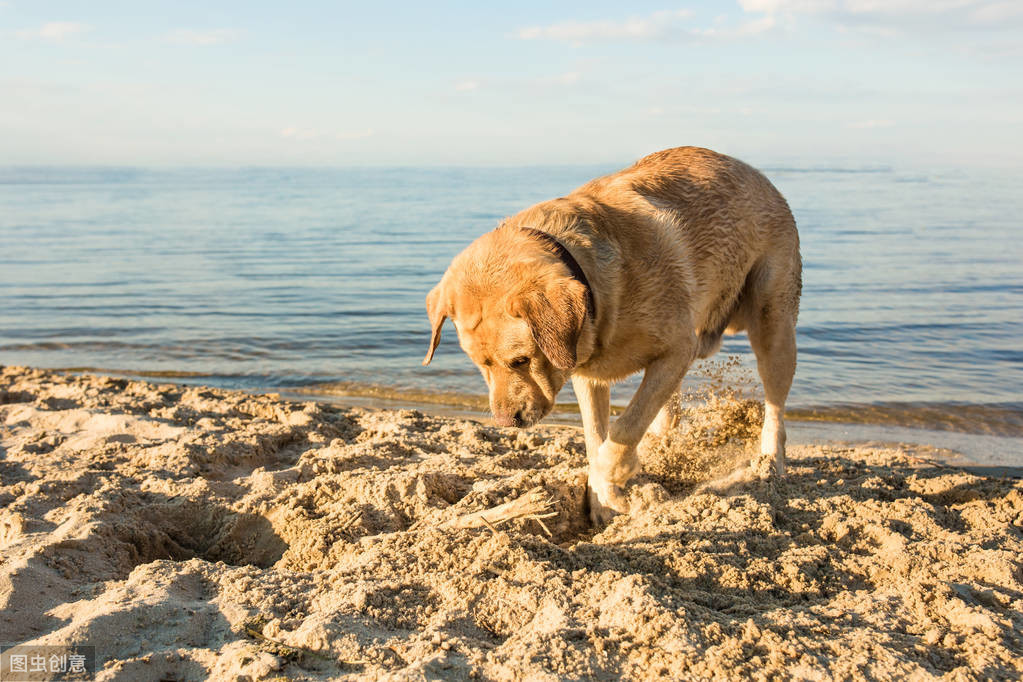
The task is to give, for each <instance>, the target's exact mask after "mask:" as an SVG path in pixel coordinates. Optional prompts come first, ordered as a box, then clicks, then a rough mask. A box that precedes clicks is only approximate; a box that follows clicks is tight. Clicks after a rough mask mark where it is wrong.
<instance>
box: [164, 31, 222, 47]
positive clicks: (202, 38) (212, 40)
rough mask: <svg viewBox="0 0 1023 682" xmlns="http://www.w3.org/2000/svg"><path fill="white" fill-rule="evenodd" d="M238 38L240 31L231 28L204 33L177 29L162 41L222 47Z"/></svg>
mask: <svg viewBox="0 0 1023 682" xmlns="http://www.w3.org/2000/svg"><path fill="white" fill-rule="evenodd" d="M240 36H241V31H238V30H236V29H233V28H214V29H208V30H205V31H197V30H194V29H188V28H179V29H177V30H175V31H171V32H170V33H168V34H167V35H166V36H164V40H165V41H166V42H168V43H173V44H175V45H222V44H224V43H230V42H234V41H235V40H238V38H239V37H240Z"/></svg>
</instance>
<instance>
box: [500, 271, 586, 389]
mask: <svg viewBox="0 0 1023 682" xmlns="http://www.w3.org/2000/svg"><path fill="white" fill-rule="evenodd" d="M510 303H511V305H510V308H511V309H510V311H509V312H511V314H512V315H514V316H515V317H521V318H522V319H523V320H525V321H526V323H527V324H528V325H529V329H530V331H531V332H532V333H533V339H534V340H535V341H536V345H538V346H540V350H542V351H543V354H544V355H546V356H547V359H548V360H550V361H551V364H552V365H554V366H555V367H557V368H558V369H560V370H570V369H572V368H574V367H575V365H576V348H575V347H576V344H578V343H579V335H580V334H581V333H582V330H583V322H585V321H586V287H585V286H584V285H583V284H582V283H581V282H578V281H576V280H573V279H564V278H559V279H556V280H551V281H550V282H549V283H548V284H547V285H546V286H543V285H538V286H536V287H533V288H530V289H526V290H525V291H523V292H521V293H520V294H519V295H518V296H514V297H513V298H512V299H511V301H510Z"/></svg>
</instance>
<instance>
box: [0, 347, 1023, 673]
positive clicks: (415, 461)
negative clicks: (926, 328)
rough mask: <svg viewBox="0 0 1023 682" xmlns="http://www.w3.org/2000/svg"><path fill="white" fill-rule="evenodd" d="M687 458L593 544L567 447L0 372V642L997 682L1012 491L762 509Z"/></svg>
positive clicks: (829, 487)
mask: <svg viewBox="0 0 1023 682" xmlns="http://www.w3.org/2000/svg"><path fill="white" fill-rule="evenodd" d="M729 414H731V413H729ZM729 414H724V415H714V414H705V415H703V417H705V418H706V419H707V422H706V423H707V424H710V425H711V426H712V427H713V426H714V425H715V424H717V423H720V422H714V418H715V417H720V418H722V419H725V420H730V419H733V418H735V415H736V414H738V413H734V414H732V416H729ZM740 418H741V415H740ZM725 423H726V425H730V426H735V427H736V428H735V429H733V430H728V431H727V433H734V434H738V436H740V437H741V438H748V437H749V436H751V435H752V432H751V431H750V429H749V428H748V427H749V426H750V424H747V423H745V422H742V421H739V422H735V423H731V422H727V421H726V422H725ZM717 433H718V434H720V433H721V432H720V431H718V432H717ZM714 436H715V431H714V429H713V428H712V429H711V430H710V431H699V430H696V431H695V436H694V435H693V432H687V433H686V434H681V433H680V434H677V437H676V435H673V436H671V437H669V438H667V439H665V440H663V441H660V442H654V443H651V444H650V447H649V448H648V449H647V450H645V451H644V453H642V454H641V457H642V458H643V467H644V473H642V474H640V475H638V476H637V477H636V479H635V480H634V481H633V482H632V483H631V484H630V486H629V488H628V496H629V503H630V506H631V509H630V513H629V515H628V516H619V517H618V518H616V519H615V521H614V522H613V523H612V524H610V525H609V526H607V527H606V528H592V527H591V526H590V524H589V522H588V519H587V516H586V511H585V506H584V482H585V466H586V465H585V451H584V447H583V443H582V437H581V434H580V433H579V430H578V429H577V428H568V427H564V426H557V425H548V426H542V427H534V428H533V429H530V430H529V431H518V430H515V429H502V428H497V427H493V426H488V425H486V424H481V423H477V422H474V421H468V420H465V419H460V418H455V417H442V416H433V415H430V414H427V413H424V412H421V411H417V410H410V409H399V410H393V409H392V410H387V409H371V410H367V409H364V408H358V407H344V406H341V405H337V404H331V403H329V402H317V401H311V400H304V401H293V400H288V399H285V398H283V397H280V396H276V395H265V394H252V393H246V392H243V391H230V390H223V389H217V388H210V387H205V386H186V385H181V384H171V383H162V384H154V383H148V382H141V381H133V380H128V379H121V378H113V377H103V376H92V375H76V374H60V373H56V372H51V371H45V370H32V369H27V368H17V367H3V368H0V558H2V559H3V561H0V614H2V615H0V642H3V643H11V644H18V645H20V646H21V647H22V649H21V650H22V651H31V650H32V647H37V646H44V645H46V646H57V647H70V646H95V647H96V653H97V659H98V660H99V662H100V671H99V673H98V675H97V676H96V679H97V680H112V679H119V678H133V679H135V678H138V679H142V678H146V679H151V678H157V677H166V678H173V679H182V680H186V679H187V680H192V679H195V680H199V679H211V680H233V679H238V678H240V677H244V676H248V677H250V678H253V679H263V678H268V677H274V676H282V677H287V678H289V679H363V678H366V677H374V678H388V679H422V678H437V677H442V678H445V679H459V680H461V679H488V680H509V681H510V680H513V679H521V678H522V677H530V678H593V677H596V678H606V677H614V678H619V679H628V680H645V679H652V678H655V677H657V676H672V675H675V676H679V675H681V676H684V677H693V678H709V677H714V678H715V679H727V680H742V679H750V678H751V677H755V676H757V675H764V676H766V677H775V676H778V677H784V676H791V675H792V674H794V671H798V673H799V674H800V675H802V676H803V677H807V678H813V679H828V678H832V679H833V678H836V677H843V676H847V675H849V674H850V672H849V671H858V674H862V675H865V676H867V677H871V678H876V679H892V678H912V679H939V678H949V679H980V678H983V677H987V678H991V677H995V678H1005V679H1008V678H1013V677H1018V676H1019V675H1020V674H1023V661H1021V659H1020V658H1019V656H1018V651H1019V650H1020V648H1021V647H1023V635H1021V634H1020V633H1021V632H1023V628H1021V627H1020V626H1021V624H1023V599H1021V597H1020V595H1023V582H1021V577H1020V576H1021V575H1023V574H1021V573H1020V568H1021V565H1020V559H1019V557H1020V556H1023V535H1021V533H1020V528H1023V481H1019V480H1011V479H1007V478H1002V477H997V476H993V475H990V473H987V474H978V473H971V472H969V471H965V470H963V469H960V468H955V467H949V466H946V465H944V464H943V463H941V462H940V461H936V460H934V459H933V458H932V455H933V452H932V450H933V449H927V448H914V447H908V446H892V445H881V444H872V445H855V446H853V445H843V444H839V443H826V444H802V445H792V446H791V448H790V450H789V468H788V473H787V475H786V476H785V477H784V478H782V479H769V480H766V481H764V480H760V479H756V478H753V477H751V476H749V474H748V472H747V470H746V469H745V468H744V466H745V464H744V463H748V461H749V452H750V451H749V450H748V448H747V446H746V445H745V444H744V443H743V442H741V441H740V442H733V441H732V440H728V439H726V440H725V441H719V440H717V439H715V437H714ZM537 488H539V489H541V490H542V491H544V493H545V495H546V496H547V497H548V498H549V504H550V507H549V509H550V512H548V513H550V514H552V515H550V516H548V515H546V514H545V515H543V517H542V518H543V522H542V523H541V522H540V521H538V520H535V519H532V518H521V519H517V520H512V521H509V522H507V523H504V524H502V525H500V527H495V528H488V527H480V528H476V529H445V528H444V525H445V524H446V523H448V522H450V521H451V520H452V519H454V518H459V517H463V516H465V515H467V514H476V513H478V512H480V511H482V510H486V509H492V508H494V507H496V506H499V505H502V504H505V503H508V502H510V501H512V500H514V499H516V498H519V497H520V496H522V495H523V494H524V493H526V492H527V491H530V490H534V489H537Z"/></svg>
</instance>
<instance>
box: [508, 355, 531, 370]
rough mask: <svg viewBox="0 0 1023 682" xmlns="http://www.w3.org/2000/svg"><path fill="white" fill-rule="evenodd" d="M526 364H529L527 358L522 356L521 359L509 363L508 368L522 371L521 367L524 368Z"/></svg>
mask: <svg viewBox="0 0 1023 682" xmlns="http://www.w3.org/2000/svg"><path fill="white" fill-rule="evenodd" d="M528 364H529V358H528V357H526V356H524V355H523V356H522V357H520V358H515V359H514V360H512V361H511V362H509V363H508V366H509V367H511V368H512V369H522V368H523V367H525V366H526V365H528Z"/></svg>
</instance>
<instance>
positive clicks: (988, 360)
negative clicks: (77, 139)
mask: <svg viewBox="0 0 1023 682" xmlns="http://www.w3.org/2000/svg"><path fill="white" fill-rule="evenodd" d="M627 163H628V160H623V163H620V164H608V165H603V166H542V167H541V166H538V167H513V168H492V167H485V168H469V167H466V168H461V167H421V168H415V167H401V168H379V167H373V168H172V169H165V168H111V167H102V168H91V167H6V168H4V167H0V364H17V365H31V366H36V367H46V368H60V369H70V370H75V371H95V372H106V373H115V374H124V375H128V376H139V377H158V378H161V380H165V381H175V382H184V383H197V384H207V385H213V386H218V387H225V388H235V389H244V390H252V391H271V392H281V393H287V394H292V393H294V394H300V395H304V396H313V397H316V396H320V397H323V398H324V399H328V398H330V399H342V400H343V399H345V398H346V397H347V398H348V399H351V400H353V401H358V400H360V399H361V400H363V401H364V402H370V403H374V404H388V405H394V404H399V405H400V404H415V405H426V406H430V405H435V406H438V409H439V408H440V407H441V406H448V407H449V408H450V407H452V406H454V407H459V408H463V409H465V410H468V411H472V410H482V409H484V406H485V397H484V396H485V392H486V390H485V386H484V383H483V379H482V378H481V377H480V375H479V373H478V371H477V370H476V369H475V367H474V366H473V365H472V364H471V363H470V362H469V360H468V358H467V357H466V356H465V355H464V354H463V353H462V352H461V350H460V349H459V347H458V344H457V340H456V338H455V333H454V329H453V328H452V327H451V326H450V323H449V326H448V327H447V328H446V330H445V333H444V337H443V340H442V343H441V346H440V348H439V349H438V351H437V354H436V357H435V359H434V362H433V364H431V365H430V366H428V367H423V366H421V364H420V361H421V359H422V357H423V355H424V354H425V351H426V345H427V341H428V339H429V335H430V334H429V328H428V323H427V318H426V312H425V309H424V297H425V296H426V293H427V292H428V291H429V290H430V288H431V287H432V286H433V285H434V284H435V283H436V282H437V280H438V279H439V278H440V276H441V274H442V273H443V271H444V269H445V267H446V266H447V264H448V262H449V261H450V260H451V258H452V257H453V256H454V255H455V254H456V253H458V252H459V251H460V250H461V249H462V248H464V247H465V246H466V245H467V244H468V243H469V242H470V241H472V240H473V239H474V238H475V237H477V236H478V235H480V234H482V233H484V232H486V231H488V230H491V229H493V228H494V227H495V226H496V225H497V224H498V223H499V222H500V220H501V219H502V218H503V217H505V216H509V215H512V214H514V213H516V212H518V211H519V210H521V209H523V208H525V207H527V206H529V205H531V204H534V203H536V202H539V201H543V200H545V199H549V198H553V197H557V196H562V195H564V194H566V193H568V192H570V191H571V190H572V189H573V188H575V187H577V186H579V185H580V184H582V183H584V182H586V181H587V180H589V179H591V178H593V177H596V176H599V175H603V174H606V173H609V172H613V171H615V170H617V169H618V168H621V167H624V166H625V165H627ZM761 170H762V171H763V172H764V173H765V174H766V175H767V177H768V178H770V180H771V181H772V182H773V183H774V184H775V185H776V186H777V187H778V189H779V190H780V191H781V192H782V194H784V195H785V197H786V198H787V199H788V201H789V204H790V205H791V207H792V210H793V213H794V214H795V217H796V222H797V224H798V227H799V232H800V239H801V251H802V256H803V268H804V269H803V283H804V286H803V298H802V304H801V309H800V315H799V326H798V345H799V361H798V369H797V372H796V378H795V382H794V384H793V387H792V393H791V395H790V400H789V405H790V407H791V416H792V417H794V418H796V419H802V420H805V421H807V422H808V423H813V422H821V423H825V422H826V423H831V424H844V425H846V426H845V427H843V428H847V429H851V430H852V431H850V433H854V432H855V433H860V432H861V431H863V428H864V427H865V426H869V425H874V428H873V430H871V429H867V431H866V432H865V433H866V434H867V436H865V437H874V438H881V439H884V438H887V437H890V438H891V439H894V440H906V434H907V433H908V434H909V436H910V437H912V436H913V435H914V434H917V435H918V436H919V434H920V433H927V434H931V437H930V440H931V441H939V440H940V441H941V442H942V443H946V444H947V443H952V444H953V446H955V445H956V443H960V445H959V450H961V451H964V452H967V453H968V454H969V455H970V456H971V457H972V459H973V460H979V461H989V462H996V461H997V462H1001V463H1009V464H1020V465H1023V447H1020V444H1021V443H1023V191H1021V187H1023V172H1021V171H1019V170H1014V171H1007V170H1005V169H1001V170H997V169H991V170H985V169H977V168H955V167H941V168H939V167H934V168H931V167H926V168H923V167H901V166H888V165H877V166H863V165H857V164H849V165H841V164H839V165H836V164H829V165H820V164H814V163H800V164H791V163H789V164H775V165H771V164H764V165H762V166H761ZM719 357H720V358H733V359H734V362H735V363H737V364H738V366H740V367H745V368H747V369H750V368H753V367H754V366H755V365H754V360H753V357H752V354H751V352H750V349H749V345H748V343H747V340H746V338H745V336H743V335H739V336H736V337H730V338H726V340H725V342H724V345H723V347H722V350H721V352H720V354H719ZM710 374H712V372H709V371H707V370H706V369H705V368H701V367H700V366H697V367H695V368H694V370H693V371H692V372H691V378H690V381H691V382H692V383H693V384H696V385H698V384H699V383H700V382H701V381H707V380H708V376H710ZM637 384H638V378H633V379H630V380H626V381H624V382H622V384H620V385H619V386H616V387H615V390H614V393H613V401H614V402H615V403H616V404H624V403H626V402H627V401H628V398H629V396H630V394H631V392H632V391H633V390H634V389H635V387H636V385H637ZM560 401H561V402H562V403H563V406H564V410H566V411H567V412H568V413H570V412H571V406H572V404H573V402H574V397H573V396H572V394H571V388H570V387H566V388H565V389H564V391H563V393H562V395H561V396H560ZM856 429H859V430H860V431H856ZM879 429H880V430H879ZM885 429H887V430H885ZM937 432H940V433H941V434H944V435H941V436H940V437H938V436H934V435H933V434H935V433H937ZM953 434H955V435H953ZM956 439H959V440H956ZM918 440H927V439H925V438H922V437H920V438H918ZM964 442H965V443H967V445H962V443H964Z"/></svg>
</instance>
